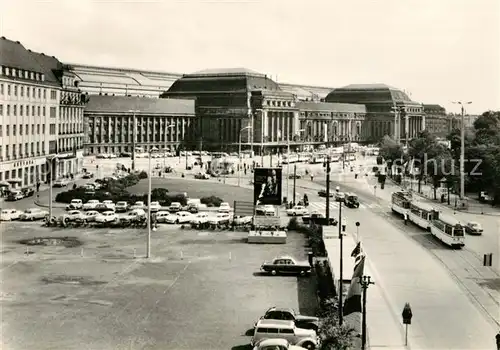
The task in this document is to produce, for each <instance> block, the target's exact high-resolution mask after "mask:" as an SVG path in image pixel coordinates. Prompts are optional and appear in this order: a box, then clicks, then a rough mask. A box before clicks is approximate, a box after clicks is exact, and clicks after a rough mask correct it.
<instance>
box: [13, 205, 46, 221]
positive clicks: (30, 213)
mask: <svg viewBox="0 0 500 350" xmlns="http://www.w3.org/2000/svg"><path fill="white" fill-rule="evenodd" d="M48 215H49V212H48V211H46V210H41V209H39V208H31V209H27V210H25V211H24V213H22V214H21V215H20V216H19V220H22V221H28V220H32V221H33V220H40V219H43V218H45V217H46V216H48Z"/></svg>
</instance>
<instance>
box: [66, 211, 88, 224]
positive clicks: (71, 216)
mask: <svg viewBox="0 0 500 350" xmlns="http://www.w3.org/2000/svg"><path fill="white" fill-rule="evenodd" d="M83 217H84V215H83V214H82V212H81V211H80V210H70V211H68V212H67V213H65V214H63V215H62V216H61V220H62V221H65V222H66V221H75V220H78V219H82V220H83Z"/></svg>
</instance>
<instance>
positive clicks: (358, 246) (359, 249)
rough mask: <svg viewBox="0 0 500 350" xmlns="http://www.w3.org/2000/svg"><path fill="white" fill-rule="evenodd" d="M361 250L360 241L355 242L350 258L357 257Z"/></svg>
mask: <svg viewBox="0 0 500 350" xmlns="http://www.w3.org/2000/svg"><path fill="white" fill-rule="evenodd" d="M362 252H363V250H362V249H361V241H359V242H358V244H356V247H354V249H353V250H352V253H351V257H352V258H357V257H358V255H359V254H361V253H362Z"/></svg>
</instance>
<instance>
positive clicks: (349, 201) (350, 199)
mask: <svg viewBox="0 0 500 350" xmlns="http://www.w3.org/2000/svg"><path fill="white" fill-rule="evenodd" d="M344 202H345V205H346V207H348V208H359V199H358V196H356V195H355V194H353V193H347V194H346V196H345V199H344Z"/></svg>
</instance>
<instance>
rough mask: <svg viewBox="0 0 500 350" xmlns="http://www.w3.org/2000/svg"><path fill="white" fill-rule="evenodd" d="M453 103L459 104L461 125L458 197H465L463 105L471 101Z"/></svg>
mask: <svg viewBox="0 0 500 350" xmlns="http://www.w3.org/2000/svg"><path fill="white" fill-rule="evenodd" d="M453 103H454V104H458V105H460V109H461V114H462V118H461V124H462V125H461V127H460V199H462V200H463V199H464V198H465V166H464V163H465V107H464V106H465V105H470V104H471V103H472V101H468V102H462V101H456V102H453Z"/></svg>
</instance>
